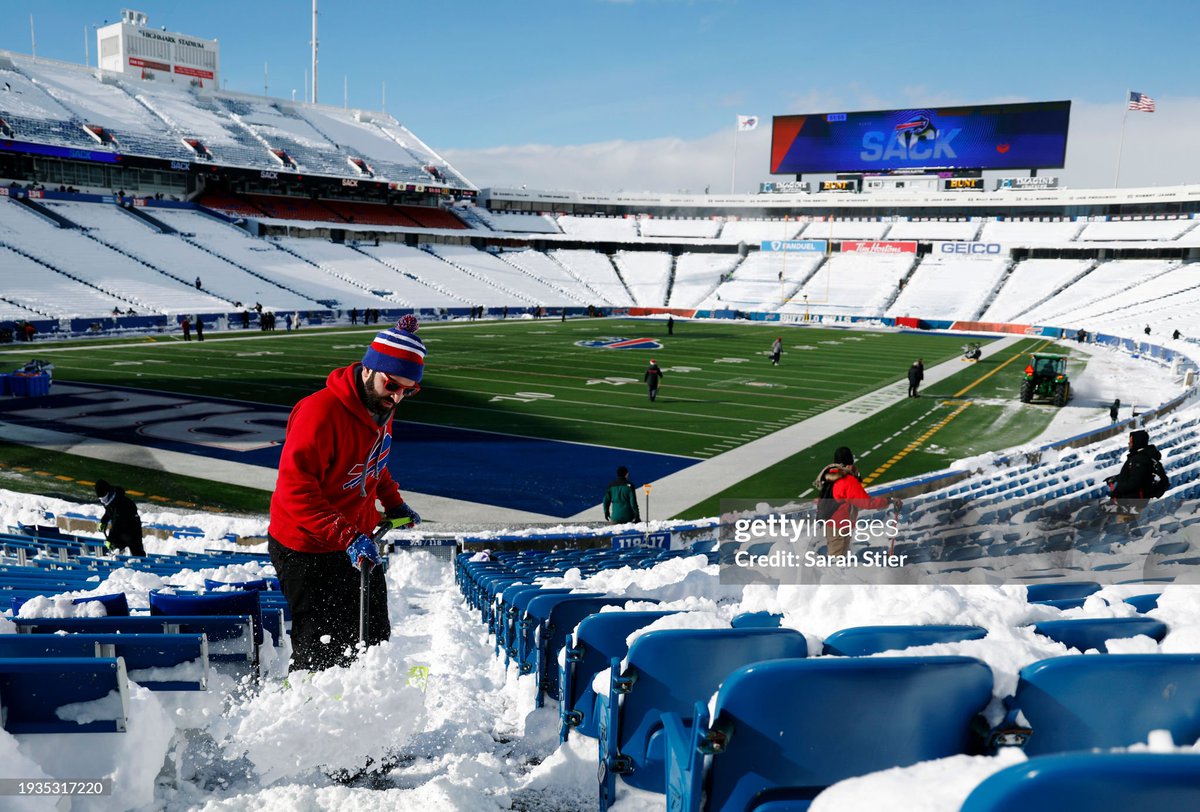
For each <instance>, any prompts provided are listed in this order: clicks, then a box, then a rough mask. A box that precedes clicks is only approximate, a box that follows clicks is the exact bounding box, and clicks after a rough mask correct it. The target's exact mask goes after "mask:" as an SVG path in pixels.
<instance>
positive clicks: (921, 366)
mask: <svg viewBox="0 0 1200 812" xmlns="http://www.w3.org/2000/svg"><path fill="white" fill-rule="evenodd" d="M923 380H925V362H924V361H922V360H921V359H920V358H918V359H917V360H915V361H913V362H912V366H910V367H909V368H908V396H909V397H910V398H916V397H920V395H918V394H917V389H918V388H919V387H920V386H921V381H923Z"/></svg>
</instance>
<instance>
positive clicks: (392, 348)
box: [267, 316, 425, 671]
mask: <svg viewBox="0 0 1200 812" xmlns="http://www.w3.org/2000/svg"><path fill="white" fill-rule="evenodd" d="M417 328H418V325H417V320H416V318H415V317H413V316H405V317H403V318H402V319H400V321H399V322H398V323H397V324H396V326H395V327H391V328H388V329H386V330H383V331H382V332H380V333H378V334H377V335H376V336H375V339H374V340H373V341H372V342H371V345H370V346H369V347H368V348H367V351H366V354H365V355H363V359H362V362H361V363H355V364H350V365H349V366H345V367H341V368H340V369H335V370H333V371H332V372H330V373H329V377H328V378H327V379H326V381H325V388H324V389H321V390H320V391H318V392H316V393H314V394H312V395H309V396H308V397H306V398H304V399H303V400H301V401H300V402H299V403H297V404H296V406H295V408H293V409H292V413H291V415H290V416H289V417H288V423H287V430H286V433H285V435H284V442H283V453H282V456H281V457H280V460H279V477H278V479H277V480H276V483H275V492H274V493H273V494H272V495H271V523H270V526H269V527H268V530H267V537H268V538H267V550H268V552H269V553H270V555H271V563H273V564H274V565H275V573H276V575H277V576H278V577H279V585H280V588H281V589H282V591H283V594H284V597H285V598H286V599H287V602H288V606H289V608H290V609H291V613H292V662H291V669H292V670H300V669H304V670H309V671H319V670H323V669H325V668H329V667H330V666H334V665H346V664H348V663H349V662H350V661H351V660H353V659H354V647H355V644H356V643H357V641H358V610H359V601H360V571H361V569H362V568H364V567H365V568H367V569H369V571H370V576H369V586H368V589H369V592H370V594H369V607H368V608H369V611H370V617H369V618H368V624H367V626H368V628H367V639H366V642H367V645H374V644H376V643H379V642H381V641H383V640H387V639H388V638H389V637H390V636H391V623H390V621H389V619H388V612H387V588H386V585H385V582H384V576H383V568H382V567H380V566H376V565H378V564H379V563H380V557H379V550H378V548H377V547H376V545H375V542H374V541H372V540H371V533H372V532H373V531H374V530H375V528H376V527H377V526H378V525H379V523H380V515H379V511H378V509H377V508H376V506H375V501H376V500H377V499H378V500H379V502H380V503H381V504H382V505H383V508H384V511H385V515H386V516H387V517H388V518H389V519H399V518H407V519H409V520H410V521H411V522H412V524H417V523H419V522H420V521H421V517H420V516H419V515H418V514H417V513H416V511H414V510H413V509H412V508H410V507H409V506H408V505H407V504H405V502H404V498H403V497H402V496H401V495H400V488H399V487H398V486H397V485H396V483H395V481H394V480H393V479H392V475H391V474H390V473H389V472H388V467H387V463H388V456H389V452H390V451H391V446H392V416H393V414H394V413H395V410H396V407H397V406H399V405H400V403H401V402H402V401H403V400H404V399H406V398H410V397H412V396H413V395H415V394H416V393H417V392H419V391H420V389H421V387H420V382H421V377H422V375H423V374H424V371H425V345H424V344H423V343H422V342H421V339H419V338H417V336H416V332H417Z"/></svg>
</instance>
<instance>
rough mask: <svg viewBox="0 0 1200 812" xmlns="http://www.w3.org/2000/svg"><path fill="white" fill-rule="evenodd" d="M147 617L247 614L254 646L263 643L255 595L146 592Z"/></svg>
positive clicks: (259, 609)
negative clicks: (148, 610) (252, 626)
mask: <svg viewBox="0 0 1200 812" xmlns="http://www.w3.org/2000/svg"><path fill="white" fill-rule="evenodd" d="M150 614H151V615H218V616H221V615H249V616H250V617H251V619H252V620H253V621H254V645H255V647H257V646H261V645H262V642H263V616H262V604H261V603H260V602H259V599H258V592H209V593H206V594H185V593H180V592H175V593H172V592H161V591H159V590H157V589H155V590H151V591H150Z"/></svg>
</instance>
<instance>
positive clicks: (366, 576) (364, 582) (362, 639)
mask: <svg viewBox="0 0 1200 812" xmlns="http://www.w3.org/2000/svg"><path fill="white" fill-rule="evenodd" d="M411 523H412V519H409V518H407V517H405V518H403V519H384V520H383V521H381V522H380V523H379V526H378V527H376V528H375V532H374V533H372V534H371V541H373V542H375V543H376V544H379V542H380V541H381V540H382V539H383V537H384V535H386V534H387V531H389V530H391V529H393V528H396V527H404V526H406V525H409V524H411ZM372 569H373V566H372V565H367V564H365V563H364V566H363V568H362V569H360V570H359V571H358V642H359V644H360V645H363V646H365V645H366V644H367V624H368V622H369V618H370V604H371V589H370V587H371V570H372Z"/></svg>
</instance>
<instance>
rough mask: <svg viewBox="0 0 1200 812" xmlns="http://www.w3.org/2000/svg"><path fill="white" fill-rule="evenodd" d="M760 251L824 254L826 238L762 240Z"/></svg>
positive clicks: (826, 249) (827, 247)
mask: <svg viewBox="0 0 1200 812" xmlns="http://www.w3.org/2000/svg"><path fill="white" fill-rule="evenodd" d="M759 249H760V250H762V251H798V252H800V253H805V254H824V253H825V252H826V251H828V250H829V241H828V240H763V241H762V244H761V245H760V246H759Z"/></svg>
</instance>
